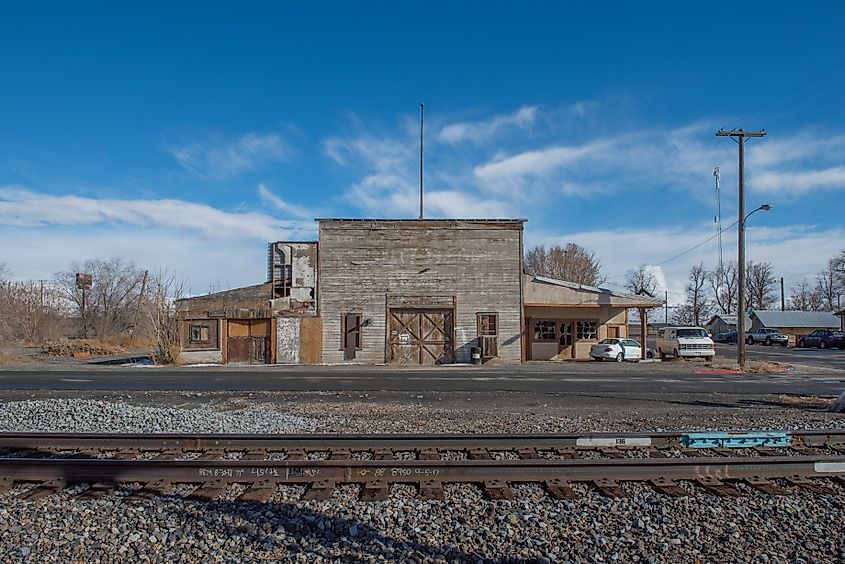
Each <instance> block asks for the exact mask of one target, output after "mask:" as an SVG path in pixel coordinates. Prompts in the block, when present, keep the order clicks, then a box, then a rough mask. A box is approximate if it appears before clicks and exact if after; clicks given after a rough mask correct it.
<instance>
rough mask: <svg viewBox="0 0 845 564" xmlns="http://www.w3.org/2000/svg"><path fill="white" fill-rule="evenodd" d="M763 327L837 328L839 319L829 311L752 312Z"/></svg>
mask: <svg viewBox="0 0 845 564" xmlns="http://www.w3.org/2000/svg"><path fill="white" fill-rule="evenodd" d="M751 315H753V316H756V317H757V319H759V320H760V323H762V324H763V326H764V327H807V328H810V327H813V328H827V327H829V328H832V329H835V328H838V327H839V319H837V317H836V316H835V315H833V314H832V313H830V312H829V311H779V310H770V311H753V312H751Z"/></svg>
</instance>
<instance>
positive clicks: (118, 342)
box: [92, 335, 155, 349]
mask: <svg viewBox="0 0 845 564" xmlns="http://www.w3.org/2000/svg"><path fill="white" fill-rule="evenodd" d="M92 340H93V339H92ZM96 340H97V341H99V342H102V343H105V344H108V345H111V346H114V347H120V348H122V349H148V348H150V347H152V346H153V345H155V339H153V338H152V337H149V336H138V335H135V336H132V335H116V336H114V337H105V338H103V339H96Z"/></svg>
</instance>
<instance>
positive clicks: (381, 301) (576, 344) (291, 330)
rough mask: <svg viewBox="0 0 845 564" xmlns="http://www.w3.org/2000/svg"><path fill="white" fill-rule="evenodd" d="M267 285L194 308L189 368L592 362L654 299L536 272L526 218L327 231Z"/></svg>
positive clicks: (201, 301) (322, 228)
mask: <svg viewBox="0 0 845 564" xmlns="http://www.w3.org/2000/svg"><path fill="white" fill-rule="evenodd" d="M317 221H318V222H319V242H277V243H272V244H270V245H269V247H268V259H267V282H266V283H264V284H258V285H255V286H248V287H246V288H238V289H235V290H229V291H226V292H217V293H214V294H209V295H207V296H198V297H194V298H189V299H185V300H181V301H180V302H179V308H178V315H179V323H180V337H181V342H182V349H183V353H182V358H183V360H184V361H185V362H188V363H192V362H221V363H232V362H241V363H280V364H313V363H327V364H340V363H354V364H397V365H425V364H450V363H466V362H471V361H472V359H473V353H479V354H480V356H481V358H482V359H483V360H484V361H491V360H494V359H495V361H498V362H505V363H518V362H522V361H524V360H563V359H571V358H584V357H586V356H588V354H589V348H590V346H591V345H592V344H593V343H596V342H598V341H599V340H601V339H603V338H606V337H627V336H628V331H627V315H626V311H627V308H637V309H639V310H640V312H641V314H643V315H644V314H645V311H646V310H647V309H649V308H652V307H656V306H658V305H660V302H658V301H656V300H652V299H650V298H642V297H638V296H628V295H624V294H619V293H614V292H611V291H609V290H606V289H602V288H593V287H589V286H581V285H578V284H572V283H570V282H566V281H561V280H552V279H549V278H541V277H535V276H529V275H526V274H524V273H523V264H522V257H523V248H522V246H523V239H522V237H523V223H524V221H525V220H523V219H493V220H483V219H430V220H429V219H426V220H416V219H414V220H401V219H392V220H388V219H318V220H317Z"/></svg>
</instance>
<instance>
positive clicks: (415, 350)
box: [388, 309, 455, 364]
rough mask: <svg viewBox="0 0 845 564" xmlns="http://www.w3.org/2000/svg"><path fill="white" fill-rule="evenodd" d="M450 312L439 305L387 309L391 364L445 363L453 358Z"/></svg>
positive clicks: (389, 358)
mask: <svg viewBox="0 0 845 564" xmlns="http://www.w3.org/2000/svg"><path fill="white" fill-rule="evenodd" d="M452 319H453V315H452V311H451V310H442V309H393V310H390V320H389V324H388V326H389V330H388V346H389V348H390V354H389V357H388V362H389V363H390V364H444V363H450V362H453V361H454V358H455V347H454V340H453V338H452V327H453V321H452Z"/></svg>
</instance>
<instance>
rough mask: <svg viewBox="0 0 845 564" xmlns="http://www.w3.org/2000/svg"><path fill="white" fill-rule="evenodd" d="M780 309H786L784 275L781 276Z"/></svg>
mask: <svg viewBox="0 0 845 564" xmlns="http://www.w3.org/2000/svg"><path fill="white" fill-rule="evenodd" d="M780 310H781V311H786V299H785V298H784V296H783V276H781V277H780Z"/></svg>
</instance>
